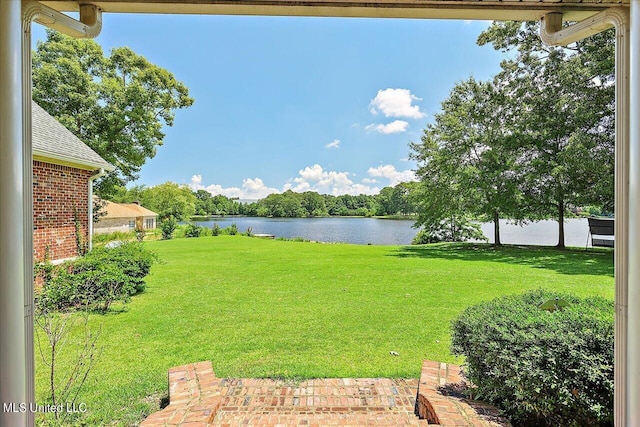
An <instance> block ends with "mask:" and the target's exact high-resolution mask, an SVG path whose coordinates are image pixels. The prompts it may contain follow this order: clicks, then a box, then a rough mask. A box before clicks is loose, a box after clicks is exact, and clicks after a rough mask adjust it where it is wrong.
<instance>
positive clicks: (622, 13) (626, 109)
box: [540, 7, 640, 427]
mask: <svg viewBox="0 0 640 427" xmlns="http://www.w3.org/2000/svg"><path fill="white" fill-rule="evenodd" d="M629 18H630V16H629V9H628V8H622V7H614V8H611V9H607V10H604V11H602V12H600V13H597V14H595V15H593V16H592V17H590V18H588V19H585V20H584V21H580V22H578V23H576V24H573V25H570V26H568V27H565V28H562V14H561V13H549V14H547V15H546V16H545V17H543V18H542V20H541V22H540V38H541V39H542V41H543V42H544V43H545V44H547V45H551V46H563V45H568V44H570V43H574V42H576V41H578V40H582V39H584V38H586V37H589V36H591V35H594V34H597V33H599V32H601V31H604V30H606V29H608V28H611V27H615V28H616V68H615V73H616V105H615V114H616V116H615V126H616V127H615V187H616V188H615V211H616V222H615V236H616V240H615V248H614V254H615V255H614V256H615V262H614V263H615V287H616V292H615V313H616V314H615V316H616V317H615V319H616V320H615V344H614V352H615V356H614V357H615V361H614V371H615V372H614V385H615V386H614V390H615V391H614V423H615V426H616V427H626V426H630V425H634V426H639V425H640V421H639V420H640V407H639V406H638V402H637V401H636V400H634V399H637V396H638V393H639V390H640V381H638V378H634V375H637V373H638V372H639V371H640V351H638V345H637V340H638V338H637V337H638V334H637V330H635V332H634V333H633V334H631V335H629V329H630V328H629V323H628V322H629V313H631V312H632V311H638V310H640V307H639V306H638V305H637V304H638V301H631V302H632V304H635V307H634V308H633V310H630V309H629V291H630V289H636V292H638V291H637V288H638V286H640V283H639V282H640V274H638V273H634V272H632V271H631V270H633V269H634V268H636V267H635V266H636V264H637V259H634V258H635V257H637V249H636V248H637V245H638V242H634V239H633V238H631V236H632V234H631V231H632V230H631V229H630V222H629V219H630V218H631V217H632V216H631V215H630V210H629V206H630V205H629V200H630V195H633V194H631V193H630V187H629V176H630V170H631V171H633V172H634V173H637V169H638V168H640V164H638V163H635V164H633V167H630V163H629V161H630V157H629V150H630V146H631V144H630V128H631V114H630V104H631V102H630V101H631V95H630V79H631V71H630V70H631V67H630V62H631V47H630V46H631V41H630V19H629ZM639 78H640V76H638V75H634V81H637V80H638V79H639ZM636 143H637V141H636ZM633 218H634V221H636V220H637V218H636V217H633ZM632 226H633V227H635V225H633V224H632ZM630 243H631V245H633V247H632V248H631V251H630ZM630 286H631V287H632V288H630ZM631 330H634V329H633V328H632V329H631ZM634 348H635V350H634ZM634 396H636V397H634Z"/></svg>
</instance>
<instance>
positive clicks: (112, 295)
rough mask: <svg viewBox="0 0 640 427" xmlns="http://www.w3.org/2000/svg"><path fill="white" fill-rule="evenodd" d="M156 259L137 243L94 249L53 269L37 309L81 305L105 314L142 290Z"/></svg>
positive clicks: (76, 306) (70, 307) (38, 297)
mask: <svg viewBox="0 0 640 427" xmlns="http://www.w3.org/2000/svg"><path fill="white" fill-rule="evenodd" d="M157 261H158V259H157V256H156V255H155V254H154V253H153V252H150V251H148V250H146V249H145V248H144V247H143V246H142V244H140V243H122V244H121V245H117V246H115V247H113V248H111V249H107V248H101V249H95V250H93V251H92V252H90V253H89V254H87V255H86V256H85V257H83V258H79V259H77V260H73V261H68V262H66V263H64V264H61V265H59V266H56V267H54V268H53V269H52V271H51V273H50V274H49V278H48V280H47V281H46V282H45V284H44V286H43V288H42V289H41V290H40V291H39V292H38V295H37V297H36V299H37V304H38V307H39V308H40V309H41V310H65V309H73V308H78V307H81V306H87V307H89V308H91V309H96V310H100V311H103V312H105V311H107V310H109V307H110V306H111V304H112V303H113V302H114V301H122V302H126V301H128V300H129V297H130V296H131V295H134V294H135V293H138V292H142V291H144V289H145V282H144V277H145V276H147V274H149V270H150V269H151V266H152V265H153V264H154V263H155V262H157Z"/></svg>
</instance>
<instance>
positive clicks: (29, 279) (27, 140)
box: [22, 2, 36, 426]
mask: <svg viewBox="0 0 640 427" xmlns="http://www.w3.org/2000/svg"><path fill="white" fill-rule="evenodd" d="M22 3H23V4H22V160H23V166H22V167H23V169H22V176H23V178H22V186H23V191H24V193H23V206H24V211H23V215H24V219H23V223H24V227H25V230H26V232H27V235H26V236H25V238H24V241H23V243H24V264H23V266H24V327H25V340H26V342H25V344H26V350H25V367H26V377H25V379H26V381H27V400H26V401H27V403H29V404H31V403H35V399H36V397H35V394H36V385H35V377H36V374H35V371H36V367H35V352H34V345H35V342H34V329H33V328H34V314H35V313H34V300H33V143H32V127H31V111H32V109H31V99H32V94H31V19H32V16H31V15H30V14H28V13H27V14H25V4H24V2H22ZM34 424H35V414H34V413H33V412H32V411H27V425H30V426H32V425H34Z"/></svg>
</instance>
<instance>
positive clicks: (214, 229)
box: [211, 222, 220, 236]
mask: <svg viewBox="0 0 640 427" xmlns="http://www.w3.org/2000/svg"><path fill="white" fill-rule="evenodd" d="M211 235H212V236H219V235H220V226H219V225H218V223H217V222H216V223H214V224H213V227H211Z"/></svg>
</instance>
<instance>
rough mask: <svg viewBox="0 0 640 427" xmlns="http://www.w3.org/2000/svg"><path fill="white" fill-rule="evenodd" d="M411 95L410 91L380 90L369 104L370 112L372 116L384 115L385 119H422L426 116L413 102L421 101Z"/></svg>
mask: <svg viewBox="0 0 640 427" xmlns="http://www.w3.org/2000/svg"><path fill="white" fill-rule="evenodd" d="M420 100H422V98H418V97H417V96H415V95H412V94H411V91H410V90H409V89H391V88H388V89H384V90H379V91H378V94H377V95H376V97H375V98H373V99H372V100H371V103H370V104H369V111H371V113H372V114H378V113H382V114H384V116H385V117H406V118H409V119H421V118H423V117H425V116H426V114H425V113H423V112H422V111H420V107H419V106H418V105H413V101H420Z"/></svg>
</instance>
